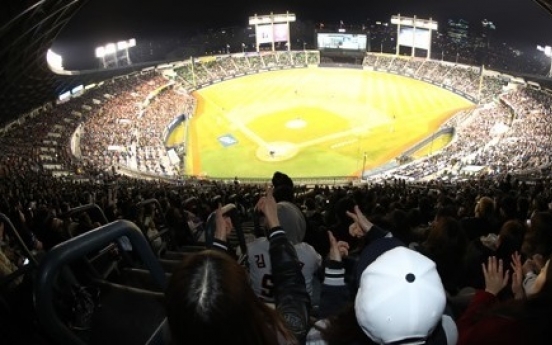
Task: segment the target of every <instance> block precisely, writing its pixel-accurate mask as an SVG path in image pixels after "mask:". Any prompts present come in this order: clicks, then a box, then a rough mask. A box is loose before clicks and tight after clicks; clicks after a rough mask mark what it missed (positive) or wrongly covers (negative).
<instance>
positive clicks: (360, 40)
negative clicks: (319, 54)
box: [316, 32, 367, 51]
mask: <svg viewBox="0 0 552 345" xmlns="http://www.w3.org/2000/svg"><path fill="white" fill-rule="evenodd" d="M316 41H317V44H318V49H320V50H324V49H342V50H355V51H358V50H361V51H366V41H367V36H366V35H363V34H346V33H338V32H336V33H321V32H319V33H318V34H317V38H316Z"/></svg>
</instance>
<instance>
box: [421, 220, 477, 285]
mask: <svg viewBox="0 0 552 345" xmlns="http://www.w3.org/2000/svg"><path fill="white" fill-rule="evenodd" d="M467 247H468V238H467V236H466V233H465V231H464V228H462V226H461V225H460V222H459V221H458V220H457V219H455V218H453V217H440V218H439V219H438V220H437V221H435V222H433V224H432V226H431V228H430V230H429V233H428V235H427V239H426V240H425V241H424V242H423V243H422V245H421V248H420V252H422V253H423V254H424V255H426V256H427V257H429V258H430V259H431V260H433V261H435V264H436V266H437V271H438V272H439V276H440V277H441V280H442V281H443V285H444V287H445V289H446V290H447V291H448V292H449V293H455V292H456V291H455V290H456V289H457V288H458V286H457V284H458V283H459V279H460V277H459V274H460V273H459V272H460V271H461V266H462V262H463V261H462V260H463V257H464V254H465V253H466V249H467Z"/></svg>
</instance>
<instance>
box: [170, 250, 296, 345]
mask: <svg viewBox="0 0 552 345" xmlns="http://www.w3.org/2000/svg"><path fill="white" fill-rule="evenodd" d="M165 300H166V310H167V319H168V322H169V327H170V330H171V334H172V338H173V343H174V344H188V343H189V342H190V341H192V342H193V343H196V344H221V343H231V344H245V345H247V344H268V345H277V344H278V343H279V341H278V340H279V339H278V338H281V337H283V338H284V339H286V340H287V341H288V343H290V344H292V343H296V341H295V338H294V336H293V335H292V333H291V332H290V331H289V330H288V329H287V328H286V326H285V323H284V320H283V318H282V317H281V316H280V314H278V312H276V311H275V310H273V309H271V308H269V307H268V306H267V305H266V304H265V303H264V302H262V301H261V300H259V299H258V297H257V296H256V295H255V293H254V292H253V289H252V288H251V286H250V284H249V278H248V276H247V272H246V271H245V269H244V268H243V267H241V266H240V265H239V264H238V263H237V262H236V261H235V260H234V259H232V258H230V257H229V256H228V255H226V254H224V253H222V252H218V251H215V250H205V251H202V252H199V253H193V254H190V255H187V256H186V257H185V258H184V260H183V261H182V263H181V264H180V265H179V266H178V268H177V269H176V270H175V271H174V272H173V275H172V277H171V280H170V282H169V285H168V287H167V289H166V291H165Z"/></svg>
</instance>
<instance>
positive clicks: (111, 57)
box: [96, 38, 136, 68]
mask: <svg viewBox="0 0 552 345" xmlns="http://www.w3.org/2000/svg"><path fill="white" fill-rule="evenodd" d="M135 46H136V39H134V38H131V39H130V40H128V41H119V42H117V43H107V44H106V45H104V46H100V47H97V48H96V58H98V59H100V62H101V64H102V67H103V68H109V67H119V66H128V65H130V64H132V61H130V55H129V53H128V51H129V49H130V48H132V47H135Z"/></svg>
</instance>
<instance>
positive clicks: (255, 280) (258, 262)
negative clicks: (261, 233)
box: [247, 237, 322, 303]
mask: <svg viewBox="0 0 552 345" xmlns="http://www.w3.org/2000/svg"><path fill="white" fill-rule="evenodd" d="M269 244H270V242H269V240H268V239H267V238H266V237H259V238H256V239H255V240H254V241H252V242H250V243H248V244H247V258H248V260H249V277H250V280H251V286H252V287H253V291H255V294H256V295H257V296H259V297H260V298H261V299H262V300H263V301H265V302H268V303H274V296H273V292H272V287H273V283H272V265H271V263H270V255H269ZM294 247H295V250H296V251H297V257H298V258H299V262H301V271H302V272H303V276H304V277H305V284H306V286H307V292H308V293H309V296H310V297H311V300H312V299H313V297H315V296H313V290H314V289H313V278H314V275H315V274H316V271H318V269H319V268H320V266H321V265H322V257H321V256H320V254H318V252H317V251H316V250H315V249H314V248H313V247H312V246H311V245H310V244H308V243H305V242H301V243H298V244H296V245H294ZM314 279H316V278H314Z"/></svg>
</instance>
